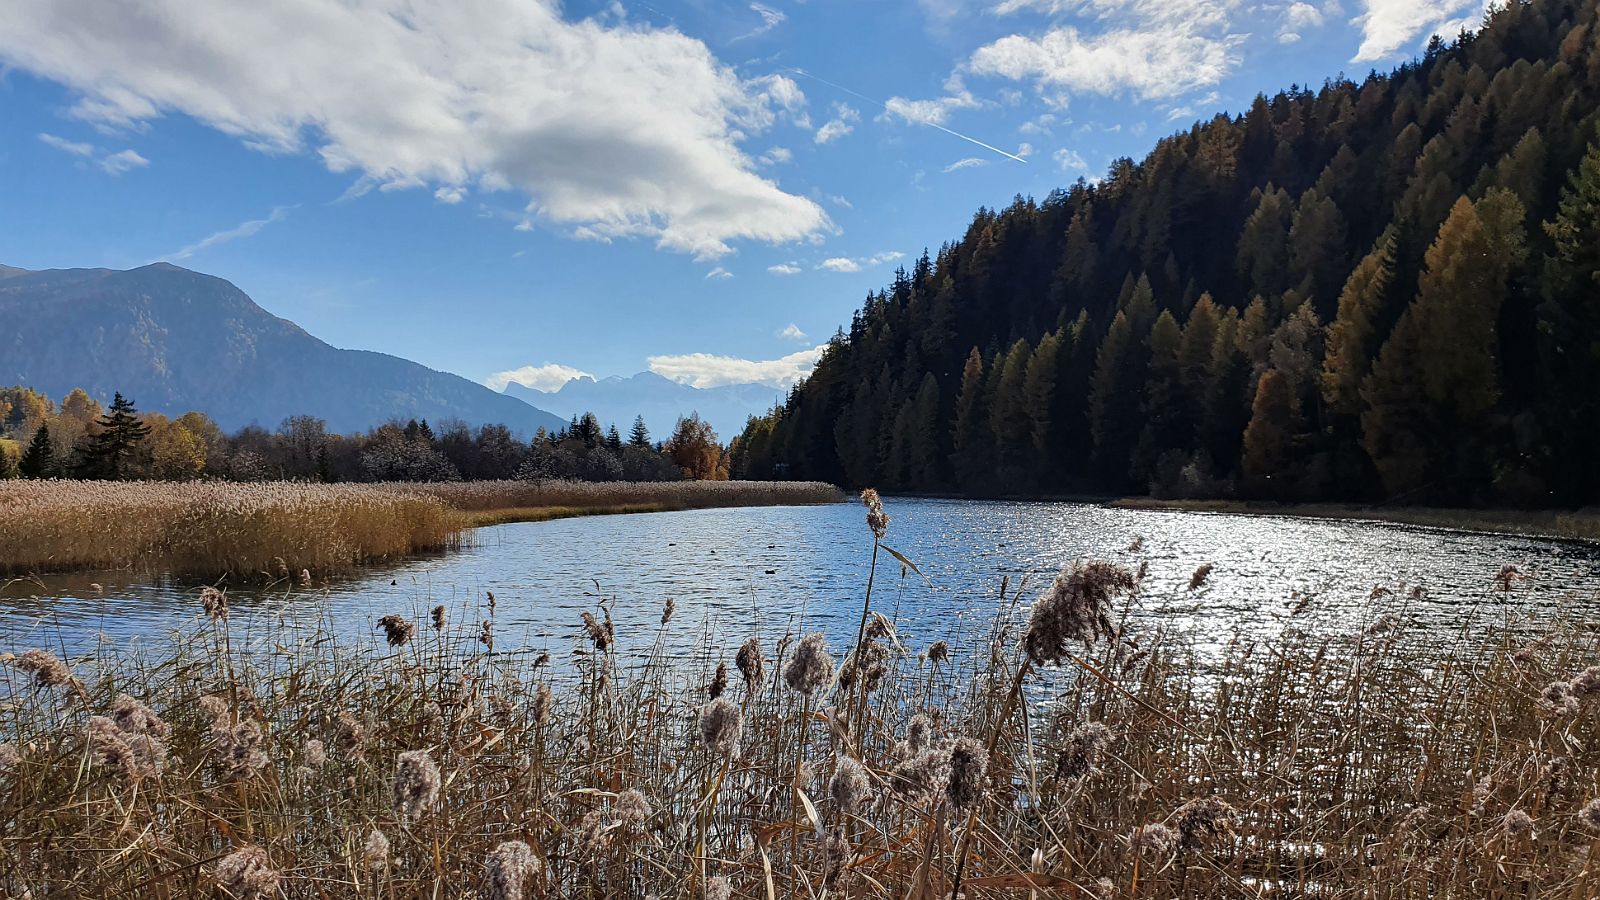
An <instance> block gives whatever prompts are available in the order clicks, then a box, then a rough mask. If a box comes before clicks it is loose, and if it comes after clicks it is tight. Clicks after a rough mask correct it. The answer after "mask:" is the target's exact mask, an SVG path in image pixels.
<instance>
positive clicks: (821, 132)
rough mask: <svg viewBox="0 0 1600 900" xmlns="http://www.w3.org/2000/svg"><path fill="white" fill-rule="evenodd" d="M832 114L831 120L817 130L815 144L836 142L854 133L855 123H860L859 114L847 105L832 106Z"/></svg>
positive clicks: (837, 104)
mask: <svg viewBox="0 0 1600 900" xmlns="http://www.w3.org/2000/svg"><path fill="white" fill-rule="evenodd" d="M833 113H834V115H833V118H832V119H829V120H828V121H827V122H826V123H824V124H823V126H822V127H821V128H818V129H817V143H819V144H827V143H830V142H832V141H836V140H838V139H839V138H842V137H844V136H845V135H847V134H849V133H850V132H852V131H855V123H857V122H859V121H861V113H859V112H857V111H856V110H855V109H854V108H853V107H851V106H850V105H849V104H847V103H835V104H834V105H833Z"/></svg>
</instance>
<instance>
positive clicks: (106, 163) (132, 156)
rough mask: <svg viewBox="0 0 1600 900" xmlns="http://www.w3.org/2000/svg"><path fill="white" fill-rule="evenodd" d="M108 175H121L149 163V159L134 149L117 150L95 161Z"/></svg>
mask: <svg viewBox="0 0 1600 900" xmlns="http://www.w3.org/2000/svg"><path fill="white" fill-rule="evenodd" d="M97 165H99V166H100V168H101V169H104V170H105V172H106V174H108V175H121V174H122V173H123V172H127V171H130V170H133V169H142V168H144V167H145V166H148V165H150V160H148V159H145V158H144V157H142V156H140V155H139V154H138V152H137V151H134V150H119V151H118V152H116V153H112V154H109V155H107V156H104V157H102V158H101V159H100V162H99V163H97Z"/></svg>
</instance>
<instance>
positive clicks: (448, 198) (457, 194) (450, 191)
mask: <svg viewBox="0 0 1600 900" xmlns="http://www.w3.org/2000/svg"><path fill="white" fill-rule="evenodd" d="M466 196H467V190H466V188H463V187H459V186H456V185H448V184H447V185H440V186H439V189H438V190H436V191H434V192H433V199H435V200H437V201H439V202H440V203H460V202H461V201H462V200H463V199H464V198H465V197H466Z"/></svg>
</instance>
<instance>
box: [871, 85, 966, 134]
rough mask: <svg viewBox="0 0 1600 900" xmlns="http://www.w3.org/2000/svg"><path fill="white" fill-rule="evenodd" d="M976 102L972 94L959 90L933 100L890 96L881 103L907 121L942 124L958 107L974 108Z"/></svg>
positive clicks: (888, 110)
mask: <svg viewBox="0 0 1600 900" xmlns="http://www.w3.org/2000/svg"><path fill="white" fill-rule="evenodd" d="M980 105H981V104H980V103H978V101H977V99H975V98H974V97H973V96H972V94H970V93H968V92H967V91H965V90H963V91H959V92H957V93H954V94H949V95H947V96H944V97H939V98H936V99H933V100H907V99H906V98H904V97H890V98H889V99H888V101H887V102H885V103H884V104H883V108H884V110H885V111H886V112H887V113H889V114H891V115H894V116H898V117H899V118H901V119H904V120H905V121H907V122H912V123H916V124H920V125H943V124H945V123H946V122H948V121H950V114H951V113H952V112H955V111H956V110H958V109H975V108H977V107H978V106H980Z"/></svg>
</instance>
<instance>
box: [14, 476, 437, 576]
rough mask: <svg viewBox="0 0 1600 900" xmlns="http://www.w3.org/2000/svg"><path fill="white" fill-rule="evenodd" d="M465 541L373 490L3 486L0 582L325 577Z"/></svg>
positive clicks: (399, 498) (433, 515) (415, 501)
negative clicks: (117, 574)
mask: <svg viewBox="0 0 1600 900" xmlns="http://www.w3.org/2000/svg"><path fill="white" fill-rule="evenodd" d="M461 539H462V531H461V521H460V517H459V516H458V515H457V514H456V513H454V511H452V510H451V509H449V508H448V507H446V506H445V505H444V504H443V503H440V502H439V501H437V500H433V499H431V498H427V497H421V496H416V495H411V494H406V493H402V492H396V491H389V490H383V489H380V488H375V487H373V486H369V485H328V484H303V483H294V482H275V483H265V484H235V483H227V482H120V481H0V574H7V573H9V574H13V575H22V574H29V573H33V572H43V571H70V570H78V569H113V568H131V569H134V570H136V571H142V572H152V573H160V574H173V575H185V576H196V577H200V578H205V579H213V578H219V577H223V576H232V577H235V578H244V579H255V578H289V577H296V578H298V577H301V573H306V574H307V575H310V574H313V573H314V574H315V575H316V576H318V577H321V576H323V575H327V574H332V573H339V572H345V571H348V570H349V569H352V568H354V567H355V566H358V565H361V564H363V563H368V562H373V561H379V560H388V559H395V558H398V557H402V556H406V555H409V554H414V553H419V552H424V551H432V550H445V549H451V548H454V547H456V546H459V544H460V541H461Z"/></svg>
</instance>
